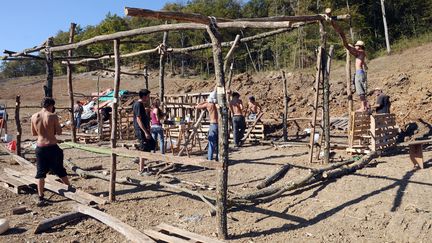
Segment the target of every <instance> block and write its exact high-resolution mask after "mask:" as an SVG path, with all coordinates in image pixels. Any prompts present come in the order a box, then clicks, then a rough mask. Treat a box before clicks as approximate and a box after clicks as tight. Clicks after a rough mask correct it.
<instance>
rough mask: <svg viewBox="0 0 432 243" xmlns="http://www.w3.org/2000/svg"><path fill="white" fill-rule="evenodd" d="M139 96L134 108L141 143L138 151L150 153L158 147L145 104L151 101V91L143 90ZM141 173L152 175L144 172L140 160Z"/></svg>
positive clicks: (136, 129) (136, 127)
mask: <svg viewBox="0 0 432 243" xmlns="http://www.w3.org/2000/svg"><path fill="white" fill-rule="evenodd" d="M138 95H139V100H137V101H135V103H134V104H133V106H132V110H133V123H134V129H135V136H136V138H137V139H138V141H139V145H138V149H139V150H141V151H145V152H150V151H153V150H154V149H155V147H156V146H155V145H156V142H155V141H154V140H153V138H152V136H151V132H150V118H149V116H148V115H147V112H146V109H145V104H147V103H148V101H149V100H150V91H149V90H148V89H142V90H140V91H139V92H138ZM139 172H140V175H142V176H147V175H150V174H151V173H150V172H145V171H144V161H143V160H139Z"/></svg>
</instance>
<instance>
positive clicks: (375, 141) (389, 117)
mask: <svg viewBox="0 0 432 243" xmlns="http://www.w3.org/2000/svg"><path fill="white" fill-rule="evenodd" d="M370 121H371V125H370V130H371V146H370V148H371V150H372V151H382V150H385V149H389V148H391V147H394V146H395V145H396V138H397V134H398V131H399V129H398V127H397V126H396V115H395V114H376V115H373V116H371V119H370Z"/></svg>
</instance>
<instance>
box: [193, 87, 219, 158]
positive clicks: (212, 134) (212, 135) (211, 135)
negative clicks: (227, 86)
mask: <svg viewBox="0 0 432 243" xmlns="http://www.w3.org/2000/svg"><path fill="white" fill-rule="evenodd" d="M216 103H217V94H216V92H215V91H213V92H211V93H210V95H209V97H208V98H207V101H204V102H201V103H199V104H197V105H196V106H195V108H196V109H207V111H208V112H209V116H210V127H209V131H208V152H207V159H208V160H213V154H214V153H216V161H218V160H219V156H218V155H219V152H218V111H217V107H216Z"/></svg>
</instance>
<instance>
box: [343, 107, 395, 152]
mask: <svg viewBox="0 0 432 243" xmlns="http://www.w3.org/2000/svg"><path fill="white" fill-rule="evenodd" d="M351 121H352V122H351V126H350V128H349V131H348V148H347V151H348V152H351V153H370V152H371V151H384V150H386V149H389V148H392V147H394V146H396V138H397V134H398V131H399V128H398V127H397V125H396V116H395V114H374V115H369V114H368V113H367V112H358V111H355V112H352V113H351Z"/></svg>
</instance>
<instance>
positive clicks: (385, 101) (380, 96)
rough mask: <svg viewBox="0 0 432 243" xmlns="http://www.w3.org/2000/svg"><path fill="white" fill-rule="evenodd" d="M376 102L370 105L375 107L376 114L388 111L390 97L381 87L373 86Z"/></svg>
mask: <svg viewBox="0 0 432 243" xmlns="http://www.w3.org/2000/svg"><path fill="white" fill-rule="evenodd" d="M374 93H375V95H376V97H377V98H376V103H375V105H373V106H372V107H373V108H375V111H376V113H377V114H386V113H390V106H391V103H390V97H389V96H388V95H386V94H384V92H383V91H382V89H381V88H379V87H377V88H375V92H374Z"/></svg>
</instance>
